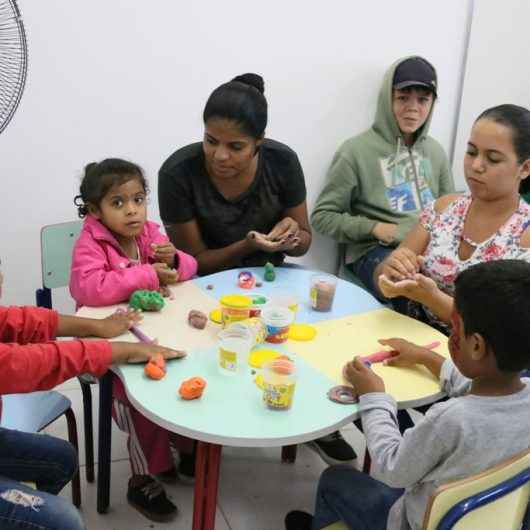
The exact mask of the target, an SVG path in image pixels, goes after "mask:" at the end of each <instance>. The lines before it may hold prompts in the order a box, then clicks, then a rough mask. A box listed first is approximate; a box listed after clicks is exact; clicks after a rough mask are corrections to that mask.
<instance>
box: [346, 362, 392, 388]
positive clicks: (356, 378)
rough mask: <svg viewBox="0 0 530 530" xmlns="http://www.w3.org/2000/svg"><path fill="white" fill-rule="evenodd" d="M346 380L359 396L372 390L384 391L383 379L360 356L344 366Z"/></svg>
mask: <svg viewBox="0 0 530 530" xmlns="http://www.w3.org/2000/svg"><path fill="white" fill-rule="evenodd" d="M342 373H343V375H344V378H345V379H346V381H348V382H349V383H351V384H352V385H353V388H354V389H355V393H356V394H357V395H358V396H362V395H363V394H369V393H370V392H384V391H385V383H384V382H383V380H382V379H381V378H380V377H379V376H378V375H377V374H376V373H375V372H373V371H372V369H371V368H368V366H366V365H365V364H364V363H363V362H362V361H361V359H360V358H359V357H355V359H353V361H351V362H349V363H348V364H346V365H345V366H344V369H343V371H342Z"/></svg>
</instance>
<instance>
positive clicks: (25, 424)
mask: <svg viewBox="0 0 530 530" xmlns="http://www.w3.org/2000/svg"><path fill="white" fill-rule="evenodd" d="M71 406H72V404H71V402H70V400H69V399H68V398H67V397H65V396H63V395H62V394H60V393H59V392H55V391H46V392H31V393H30V394H6V395H4V396H2V417H1V421H0V426H2V427H4V428H6V429H12V430H17V431H22V432H28V433H37V432H40V431H42V429H44V428H45V427H47V426H48V425H50V423H53V422H54V421H55V420H56V419H57V418H59V417H60V416H62V415H63V414H64V416H65V417H66V423H67V425H68V440H69V442H70V443H71V444H72V445H73V446H74V447H75V449H76V451H78V445H77V425H76V421H75V415H74V412H73V411H72V408H71ZM72 502H73V503H74V505H75V506H77V507H78V508H79V507H80V506H81V485H80V480H79V470H78V471H77V472H76V474H75V475H74V477H73V478H72Z"/></svg>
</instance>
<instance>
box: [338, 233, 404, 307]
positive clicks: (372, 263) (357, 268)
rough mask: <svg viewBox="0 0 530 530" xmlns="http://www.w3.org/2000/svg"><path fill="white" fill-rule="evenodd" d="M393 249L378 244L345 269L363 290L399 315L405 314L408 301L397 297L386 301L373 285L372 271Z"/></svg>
mask: <svg viewBox="0 0 530 530" xmlns="http://www.w3.org/2000/svg"><path fill="white" fill-rule="evenodd" d="M395 249H396V248H395V247H387V246H386V245H381V244H380V243H378V244H377V245H376V246H375V247H374V248H372V249H371V250H369V251H368V252H367V253H366V254H365V255H364V256H361V257H360V258H359V259H358V260H357V261H354V262H353V263H348V264H347V265H346V267H347V268H348V269H349V270H350V271H351V272H353V274H355V276H357V278H359V280H361V282H362V284H363V285H364V288H365V289H366V290H367V291H368V292H369V293H370V294H371V295H372V296H375V298H377V299H378V300H379V301H380V302H381V303H383V304H388V303H390V304H391V305H392V308H393V309H394V310H395V311H398V312H399V313H403V314H404V315H406V314H407V312H408V311H407V306H408V299H407V298H403V297H399V298H393V299H392V300H388V299H387V298H385V297H384V296H383V295H382V294H381V291H379V288H378V287H377V285H376V284H375V283H374V271H375V269H376V267H377V266H378V265H379V264H380V263H382V262H383V261H384V260H385V259H386V258H387V256H388V255H389V254H390V253H391V252H393V251H394V250H395Z"/></svg>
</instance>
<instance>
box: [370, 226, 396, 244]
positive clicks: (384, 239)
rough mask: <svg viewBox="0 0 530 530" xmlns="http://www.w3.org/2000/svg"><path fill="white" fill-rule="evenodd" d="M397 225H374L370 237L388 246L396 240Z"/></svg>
mask: <svg viewBox="0 0 530 530" xmlns="http://www.w3.org/2000/svg"><path fill="white" fill-rule="evenodd" d="M396 231H397V225H395V224H393V223H376V225H375V226H374V227H373V229H372V235H373V236H374V237H375V238H376V239H377V240H379V241H381V243H385V244H386V245H389V244H390V243H393V242H394V241H395V239H396Z"/></svg>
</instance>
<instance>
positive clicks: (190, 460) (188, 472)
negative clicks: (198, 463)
mask: <svg viewBox="0 0 530 530" xmlns="http://www.w3.org/2000/svg"><path fill="white" fill-rule="evenodd" d="M195 453H196V451H193V453H191V454H186V453H180V462H179V465H178V468H177V474H178V477H179V480H180V481H181V482H183V483H184V484H189V485H192V484H195Z"/></svg>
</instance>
